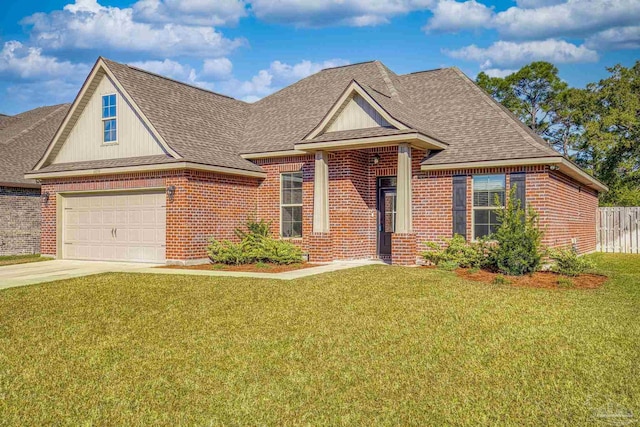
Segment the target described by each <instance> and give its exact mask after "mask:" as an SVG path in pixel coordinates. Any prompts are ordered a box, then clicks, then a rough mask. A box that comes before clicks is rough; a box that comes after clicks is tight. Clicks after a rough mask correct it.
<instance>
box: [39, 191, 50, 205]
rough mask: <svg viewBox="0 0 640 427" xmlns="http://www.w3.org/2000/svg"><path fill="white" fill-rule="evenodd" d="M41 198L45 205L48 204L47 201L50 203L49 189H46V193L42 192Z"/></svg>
mask: <svg viewBox="0 0 640 427" xmlns="http://www.w3.org/2000/svg"><path fill="white" fill-rule="evenodd" d="M40 200H41V201H42V203H44V204H45V205H46V204H47V203H49V192H48V191H45V192H44V193H42V194H41V195H40Z"/></svg>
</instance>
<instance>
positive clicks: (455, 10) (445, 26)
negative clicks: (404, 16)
mask: <svg viewBox="0 0 640 427" xmlns="http://www.w3.org/2000/svg"><path fill="white" fill-rule="evenodd" d="M432 12H433V17H432V18H431V19H429V21H428V22H427V25H425V26H424V28H423V29H424V30H425V31H446V32H457V31H460V30H469V29H478V28H483V27H487V26H489V25H490V24H491V20H492V18H493V8H492V7H487V6H485V5H484V4H482V3H478V2H477V1H475V0H470V1H465V2H457V1H455V0H441V1H439V2H438V4H437V5H436V7H435V8H434V9H433V10H432Z"/></svg>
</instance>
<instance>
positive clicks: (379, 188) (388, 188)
mask: <svg viewBox="0 0 640 427" xmlns="http://www.w3.org/2000/svg"><path fill="white" fill-rule="evenodd" d="M384 181H386V182H384ZM389 181H392V182H389ZM393 183H396V185H393ZM387 193H394V194H396V197H397V194H398V193H397V178H396V177H395V176H379V177H378V178H377V179H376V210H377V213H378V218H377V221H376V255H377V256H378V258H388V257H390V256H391V251H392V248H391V243H390V242H389V244H388V247H389V253H384V252H383V251H382V250H381V249H382V244H383V243H384V242H385V240H386V239H383V236H382V233H383V232H384V231H383V230H384V216H385V206H384V200H385V195H386V194H387ZM389 234H392V233H389ZM390 238H391V236H390V235H389V239H390ZM385 249H386V247H385Z"/></svg>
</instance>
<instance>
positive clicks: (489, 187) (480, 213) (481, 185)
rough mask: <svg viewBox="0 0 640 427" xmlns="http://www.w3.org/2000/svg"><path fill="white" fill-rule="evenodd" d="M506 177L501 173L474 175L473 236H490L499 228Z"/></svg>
mask: <svg viewBox="0 0 640 427" xmlns="http://www.w3.org/2000/svg"><path fill="white" fill-rule="evenodd" d="M506 192H507V189H506V177H505V175H504V174H500V175H474V176H473V212H472V216H471V219H472V224H473V227H472V228H473V238H474V239H479V238H481V237H485V236H490V235H491V234H493V233H495V232H496V230H498V227H499V223H498V213H497V211H498V209H502V208H504V203H505V198H506Z"/></svg>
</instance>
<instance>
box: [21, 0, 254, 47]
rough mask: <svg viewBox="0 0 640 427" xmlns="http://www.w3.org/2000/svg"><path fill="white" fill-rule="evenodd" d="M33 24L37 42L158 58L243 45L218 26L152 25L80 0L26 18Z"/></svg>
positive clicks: (127, 13) (124, 12) (92, 0)
mask: <svg viewBox="0 0 640 427" xmlns="http://www.w3.org/2000/svg"><path fill="white" fill-rule="evenodd" d="M22 22H23V23H24V24H27V25H29V26H31V38H32V41H33V43H34V44H36V45H37V46H42V47H46V48H50V49H102V50H104V49H113V50H118V51H123V52H145V53H147V54H149V55H152V56H155V57H176V56H187V55H192V56H208V57H215V56H221V55H225V54H227V53H229V52H231V51H232V50H234V49H235V48H237V47H239V46H241V45H242V44H243V43H244V41H243V40H242V39H234V40H230V39H227V38H225V37H224V36H223V35H222V34H221V33H220V32H218V31H216V30H215V29H214V28H212V27H206V26H188V25H180V24H174V23H166V24H161V25H152V24H149V23H142V22H137V21H135V20H134V16H133V9H131V8H124V9H120V8H117V7H110V6H109V7H105V6H101V5H100V4H99V3H97V1H95V0H76V2H75V3H74V4H69V5H67V6H65V7H64V10H61V11H60V10H58V11H53V12H51V13H36V14H34V15H32V16H30V17H28V18H25V19H24V20H23V21H22Z"/></svg>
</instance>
